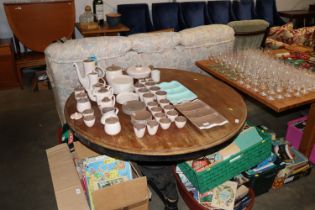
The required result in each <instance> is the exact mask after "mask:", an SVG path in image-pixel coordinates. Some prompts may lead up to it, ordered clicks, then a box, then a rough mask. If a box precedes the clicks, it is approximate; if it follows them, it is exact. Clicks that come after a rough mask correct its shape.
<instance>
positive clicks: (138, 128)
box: [133, 123, 146, 138]
mask: <svg viewBox="0 0 315 210" xmlns="http://www.w3.org/2000/svg"><path fill="white" fill-rule="evenodd" d="M145 128H146V125H145V124H138V123H136V124H134V125H133V131H134V132H135V134H136V137H137V138H142V137H143V136H144V134H145Z"/></svg>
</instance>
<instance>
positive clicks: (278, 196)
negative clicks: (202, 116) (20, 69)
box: [0, 82, 315, 210]
mask: <svg viewBox="0 0 315 210" xmlns="http://www.w3.org/2000/svg"><path fill="white" fill-rule="evenodd" d="M29 86H30V85H29V82H27V87H26V88H25V89H24V90H20V89H12V90H5V91H0V134H1V135H0V136H1V137H0V139H1V147H0V161H1V164H0V172H1V173H0V180H2V182H1V185H0V186H1V187H0V209H6V210H57V205H56V201H55V197H54V192H53V187H52V182H51V178H50V173H49V168H48V162H47V158H46V153H45V150H46V149H47V148H50V147H52V146H54V145H56V144H57V129H58V127H59V126H60V124H59V120H58V116H57V112H56V110H55V105H54V99H53V94H52V92H51V91H49V90H44V91H39V92H33V91H32V90H31V89H30V87H29ZM247 104H248V112H249V119H250V120H251V121H252V122H254V123H256V124H264V125H266V126H268V127H269V128H272V129H273V130H275V131H276V132H277V134H279V135H280V136H283V135H284V133H285V129H286V122H287V121H288V120H289V119H294V118H295V117H297V116H300V115H301V114H303V113H306V112H307V107H306V108H303V109H301V110H295V111H294V112H290V113H286V115H276V116H275V115H274V113H272V112H270V111H268V110H265V109H264V108H262V107H261V106H259V105H257V104H256V103H254V102H252V101H248V100H247ZM314 194H315V172H314V170H313V172H312V174H311V175H310V176H308V177H306V178H303V179H300V180H298V181H296V182H294V183H291V184H288V185H286V186H285V187H283V188H281V189H279V190H271V191H270V192H269V193H266V194H264V195H261V196H259V197H256V201H255V205H254V208H253V209H254V210H274V209H279V210H282V209H286V210H313V209H315V200H314ZM150 209H151V210H161V209H163V205H162V203H161V201H160V200H159V198H158V197H157V195H156V194H155V193H154V192H153V196H152V200H151V202H150ZM179 209H180V210H186V209H188V208H187V206H186V205H185V203H184V202H183V200H182V199H180V201H179Z"/></svg>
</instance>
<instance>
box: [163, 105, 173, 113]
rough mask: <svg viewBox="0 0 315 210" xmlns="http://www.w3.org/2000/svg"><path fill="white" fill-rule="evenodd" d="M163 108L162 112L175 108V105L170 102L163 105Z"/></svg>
mask: <svg viewBox="0 0 315 210" xmlns="http://www.w3.org/2000/svg"><path fill="white" fill-rule="evenodd" d="M163 109H164V112H165V113H167V112H168V111H172V110H175V107H174V106H173V105H171V104H168V105H165V106H164V107H163Z"/></svg>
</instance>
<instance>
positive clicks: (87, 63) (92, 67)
mask: <svg viewBox="0 0 315 210" xmlns="http://www.w3.org/2000/svg"><path fill="white" fill-rule="evenodd" d="M83 67H84V72H85V75H87V74H90V73H92V72H96V73H97V74H98V75H99V77H104V76H105V71H104V70H103V69H102V68H101V67H99V66H97V65H96V61H95V60H92V59H86V60H84V61H83Z"/></svg>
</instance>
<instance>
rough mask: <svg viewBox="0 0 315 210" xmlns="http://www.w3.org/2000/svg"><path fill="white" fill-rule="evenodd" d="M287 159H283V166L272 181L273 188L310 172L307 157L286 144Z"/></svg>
mask: <svg viewBox="0 0 315 210" xmlns="http://www.w3.org/2000/svg"><path fill="white" fill-rule="evenodd" d="M286 151H287V152H286V153H289V155H288V157H287V159H285V160H283V162H284V163H285V168H284V169H282V170H280V171H279V173H278V174H277V177H276V178H275V181H274V183H273V188H280V187H282V186H283V185H284V184H286V183H290V182H292V181H295V180H297V179H299V178H301V177H303V176H307V175H309V174H310V172H311V166H310V164H309V161H308V159H307V157H305V156H304V155H303V154H302V153H300V152H299V151H298V150H297V149H295V148H294V147H289V146H286Z"/></svg>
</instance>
